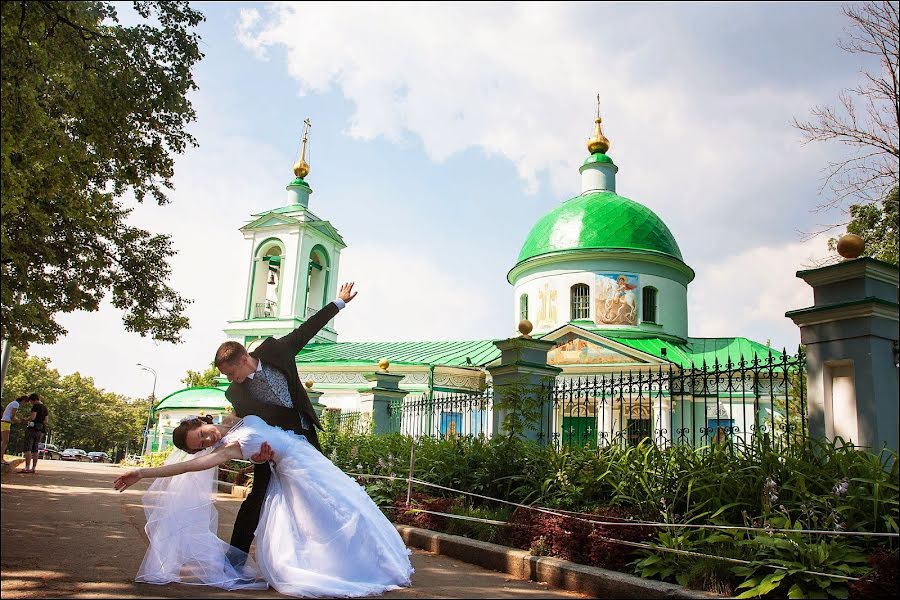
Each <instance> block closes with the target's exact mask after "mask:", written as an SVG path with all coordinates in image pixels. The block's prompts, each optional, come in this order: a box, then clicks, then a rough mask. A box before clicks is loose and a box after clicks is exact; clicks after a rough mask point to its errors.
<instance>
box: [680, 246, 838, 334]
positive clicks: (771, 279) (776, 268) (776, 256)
mask: <svg viewBox="0 0 900 600" xmlns="http://www.w3.org/2000/svg"><path fill="white" fill-rule="evenodd" d="M822 257H823V252H822V248H821V244H819V243H816V242H805V243H790V244H785V245H782V246H758V247H756V248H750V249H748V250H745V251H744V252H740V253H738V254H734V255H731V256H727V257H724V258H722V259H721V260H719V261H717V262H714V263H711V264H708V265H706V266H705V268H704V270H703V271H702V272H698V273H697V278H696V279H695V280H694V282H693V283H692V284H691V286H690V289H689V295H688V304H689V307H688V309H689V314H690V323H689V324H690V331H691V335H692V336H694V337H733V336H736V335H737V336H742V337H749V338H751V339H754V340H755V341H758V342H762V343H765V342H766V340H771V342H772V345H773V346H774V347H776V348H782V347H787V348H788V349H795V348H796V347H797V344H798V343H799V342H800V330H799V329H798V328H797V326H796V325H794V323H793V321H791V320H790V319H788V318H787V317H785V316H784V313H785V312H787V311H789V310H795V309H799V308H806V307H807V306H812V303H813V298H812V288H811V287H809V285H808V284H807V283H806V282H804V281H803V280H802V279H799V278H797V277H796V276H795V275H796V272H797V271H799V270H802V269H803V268H805V267H803V265H807V264H812V263H813V262H814V261H815V260H817V259H821V258H822Z"/></svg>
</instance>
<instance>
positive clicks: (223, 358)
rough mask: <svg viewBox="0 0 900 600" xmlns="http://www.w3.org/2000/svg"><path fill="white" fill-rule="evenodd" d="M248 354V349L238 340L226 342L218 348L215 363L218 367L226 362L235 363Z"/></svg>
mask: <svg viewBox="0 0 900 600" xmlns="http://www.w3.org/2000/svg"><path fill="white" fill-rule="evenodd" d="M245 354H247V349H246V348H244V347H243V346H242V345H241V344H239V343H238V342H225V343H223V344H222V345H221V346H219V349H218V350H216V360H215V361H214V362H215V365H216V368H217V369H218V368H219V367H221V366H222V365H224V364H228V363H235V362H237V361H238V360H240V358H241V357H242V356H244V355H245Z"/></svg>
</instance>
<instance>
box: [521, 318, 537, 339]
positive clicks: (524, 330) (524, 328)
mask: <svg viewBox="0 0 900 600" xmlns="http://www.w3.org/2000/svg"><path fill="white" fill-rule="evenodd" d="M532 329H534V325H532V324H531V321H529V320H528V319H522V320H521V321H519V333H521V334H522V337H530V336H529V335H528V334H529V333H531V330H532Z"/></svg>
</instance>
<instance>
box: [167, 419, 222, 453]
mask: <svg viewBox="0 0 900 600" xmlns="http://www.w3.org/2000/svg"><path fill="white" fill-rule="evenodd" d="M212 422H213V418H212V415H206V416H205V417H194V418H193V419H191V420H189V421H182V422H181V423H180V424H179V425H178V427H176V428H175V430H174V431H173V432H172V443H173V444H175V447H176V448H178V449H179V450H184V451H185V452H187V453H188V454H195V453H197V452H200V450H201V449H200V448H198V449H196V450H191V449H190V448H188V445H187V434H188V433H190V432H191V431H193V430H194V429H196V428H198V427H202V426H203V425H212Z"/></svg>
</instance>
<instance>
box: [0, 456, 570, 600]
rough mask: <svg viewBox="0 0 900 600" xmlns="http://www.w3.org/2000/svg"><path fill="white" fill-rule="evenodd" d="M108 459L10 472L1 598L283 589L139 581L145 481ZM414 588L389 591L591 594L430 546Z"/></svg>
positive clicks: (232, 508)
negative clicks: (130, 477) (126, 478)
mask: <svg viewBox="0 0 900 600" xmlns="http://www.w3.org/2000/svg"><path fill="white" fill-rule="evenodd" d="M119 472H121V470H120V468H119V467H117V466H114V465H107V464H91V463H69V462H60V461H40V462H39V463H38V473H37V474H35V475H27V474H20V473H10V474H4V475H3V476H2V480H0V501H2V509H0V512H2V539H0V544H2V556H0V582H2V583H0V592H2V594H3V598H148V597H152V598H197V597H211V598H255V597H264V598H284V596H282V595H281V594H278V593H277V592H275V591H273V590H269V591H264V592H257V591H245V592H225V591H221V590H216V589H214V588H202V589H200V588H196V587H193V586H186V585H174V584H173V585H168V586H154V585H148V584H140V583H135V582H134V581H133V577H134V574H135V573H136V572H137V569H138V566H140V564H141V560H142V558H143V556H144V551H145V550H146V548H147V538H146V537H145V536H144V532H143V527H144V513H143V510H142V509H141V494H143V492H144V490H145V489H146V488H147V485H148V482H147V481H142V482H140V483H139V484H138V485H136V486H135V487H134V488H131V489H129V490H126V491H125V492H124V493H121V494H119V493H117V492H116V491H115V490H113V488H112V482H113V480H114V479H115V478H116V476H117V474H118V473H119ZM239 505H240V500H236V499H232V498H231V497H230V496H225V495H220V496H219V499H218V502H217V506H218V509H219V522H220V529H219V535H220V537H223V538H224V539H228V538H229V537H230V534H231V525H232V524H233V522H234V517H235V515H236V514H237V508H238V506H239ZM412 562H413V566H414V567H415V569H416V573H415V575H414V576H413V586H412V587H411V588H409V589H404V590H398V591H394V592H389V593H387V594H385V595H384V597H385V598H569V599H576V598H584V597H585V596H581V595H579V594H574V593H571V592H565V591H562V590H558V589H555V588H550V587H547V586H546V585H544V584H539V583H534V582H531V581H524V580H519V579H513V578H510V576H509V575H507V574H505V573H498V572H495V571H488V570H485V569H482V568H479V567H476V566H473V565H470V564H468V563H464V562H460V561H458V560H454V559H451V558H447V557H444V556H439V555H436V554H432V553H430V552H425V551H422V550H414V551H413V556H412Z"/></svg>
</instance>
